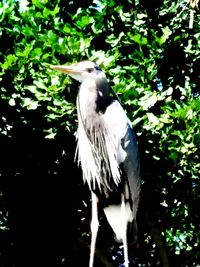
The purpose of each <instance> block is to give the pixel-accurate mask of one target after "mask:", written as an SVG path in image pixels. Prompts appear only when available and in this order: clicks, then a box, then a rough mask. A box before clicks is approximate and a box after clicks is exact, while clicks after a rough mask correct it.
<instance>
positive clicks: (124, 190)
mask: <svg viewBox="0 0 200 267" xmlns="http://www.w3.org/2000/svg"><path fill="white" fill-rule="evenodd" d="M52 68H53V69H54V70H57V71H60V72H62V73H64V74H68V75H69V76H71V77H72V78H73V79H75V80H77V81H78V82H79V83H80V87H79V90H77V91H78V93H77V103H76V104H77V113H78V128H77V153H78V163H79V164H80V165H81V169H82V173H83V180H84V181H85V182H86V183H87V184H88V186H89V189H90V191H91V209H92V211H91V214H92V215H91V224H90V227H91V244H90V259H89V267H93V264H94V255H95V247H96V239H97V233H98V229H99V218H98V215H99V213H98V208H99V204H101V207H102V209H103V211H104V214H105V216H106V218H107V221H108V223H109V224H110V226H111V228H112V230H113V232H114V234H115V239H116V241H118V242H120V243H122V244H123V255H124V266H125V267H128V266H129V259H128V239H129V238H130V237H131V238H130V239H132V240H135V239H136V235H137V224H136V214H137V210H138V203H139V194H140V183H141V182H140V181H141V179H140V163H139V155H138V154H139V153H138V145H137V141H136V135H135V133H134V132H133V129H132V126H131V123H130V121H129V119H128V117H127V115H126V112H125V111H124V109H123V107H122V105H121V103H120V101H119V100H118V99H117V98H116V97H113V96H112V94H111V90H110V87H109V82H108V80H107V78H106V75H105V73H104V72H103V71H102V69H101V68H100V67H99V66H98V65H97V64H95V63H94V62H91V61H88V60H86V61H81V62H79V63H77V64H72V65H70V66H65V65H53V66H52ZM128 237H129V238H128Z"/></svg>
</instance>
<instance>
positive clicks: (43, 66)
mask: <svg viewBox="0 0 200 267" xmlns="http://www.w3.org/2000/svg"><path fill="white" fill-rule="evenodd" d="M197 7H198V1H188V2H181V1H169V0H165V1H163V2H161V1H156V0H155V1H153V2H152V1H151V5H150V4H148V2H147V1H135V3H132V1H129V0H126V1H120V0H118V1H117V0H115V1H114V0H112V1H109V3H108V1H105V0H101V1H97V0H94V1H78V4H77V1H76V2H75V1H69V2H65V1H58V2H57V1H51V2H49V1H47V0H33V1H32V2H28V1H25V0H24V1H19V2H17V1H13V0H6V1H2V2H1V4H0V14H1V16H0V23H1V30H0V38H1V42H0V45H1V49H0V62H1V69H0V95H1V98H0V102H1V105H0V112H1V122H0V140H1V144H2V145H1V161H0V175H1V191H0V192H1V197H0V199H1V210H2V211H1V219H0V226H1V237H2V238H1V240H2V242H3V251H2V255H3V257H2V263H1V264H2V266H11V265H13V264H15V265H16V266H23V265H24V266H25V265H26V266H27V262H28V266H30V265H31V264H32V265H34V264H37V265H42V264H43V266H45V265H46V266H47V265H48V264H49V265H51V264H53V263H54V266H60V265H63V266H72V265H74V266H75V265H76V261H77V260H79V259H77V260H76V258H77V257H76V255H77V253H78V254H79V255H81V257H82V258H83V265H84V264H85V265H87V262H88V259H87V255H88V248H87V246H88V244H89V236H88V233H89V217H90V207H89V206H90V201H89V199H88V192H87V188H86V186H84V185H83V184H82V180H81V173H80V170H78V169H77V167H76V164H74V162H73V158H74V153H75V137H74V133H75V130H76V121H77V118H76V111H75V98H76V94H77V86H78V85H77V84H76V83H74V81H72V80H70V78H69V77H65V76H57V73H55V72H54V71H53V70H51V69H50V64H65V63H72V62H77V61H79V60H82V59H86V58H89V59H90V60H94V61H96V62H97V63H98V64H99V65H100V66H101V67H102V68H103V69H104V70H105V71H106V73H107V76H108V78H109V80H110V84H111V86H112V88H113V90H114V91H115V92H116V93H117V94H118V95H119V97H120V98H121V100H122V102H123V103H124V107H125V109H126V110H127V114H128V116H129V118H130V120H131V122H132V123H133V126H134V129H135V132H136V133H137V136H138V143H139V148H140V154H141V163H142V179H143V181H144V182H143V186H142V190H141V201H140V209H139V216H138V225H139V238H138V244H137V245H136V247H135V248H133V249H131V257H132V258H134V260H135V265H136V266H163V267H164V266H165V267H166V266H176V267H177V266H181V267H183V266H195V264H196V262H197V260H198V259H199V253H200V252H199V248H198V244H199V217H198V205H197V203H199V195H198V190H199V172H200V164H199V149H198V148H199V144H200V137H199V136H200V135H199V120H200V118H199V110H200V96H199V88H198V85H199V78H200V77H199V58H200V51H199V46H200V33H199V24H198V19H199V14H198V8H197ZM70 173H73V175H70ZM72 176H73V177H72ZM72 192H73V193H72ZM72 194H73V195H72ZM104 219H105V218H104V217H103V215H102V219H101V220H104ZM104 226H105V224H104ZM100 231H101V232H100V237H99V240H98V252H97V256H98V261H97V262H98V264H99V266H104V265H105V262H106V263H107V264H108V261H110V258H109V257H110V256H108V255H107V253H106V248H108V247H109V246H110V245H111V242H112V241H111V240H112V238H109V236H111V233H110V229H109V227H107V228H105V229H104V228H101V230H100ZM101 233H102V234H101ZM104 233H106V234H107V236H108V241H107V243H106V244H105V240H104V239H103V238H102V236H103V234H104ZM55 244H59V245H58V246H56V245H55ZM44 246H45V247H46V248H47V250H46V251H48V254H45V252H44V249H43V247H44ZM105 247H106V248H105ZM33 251H35V253H33ZM49 252H51V253H49ZM25 254H26V256H24V255H25ZM10 255H12V256H13V257H11V256H10ZM39 259H40V260H39ZM38 261H39V262H38ZM84 262H85V263H84ZM117 264H118V263H117V260H116V265H117ZM139 264H140V265H139Z"/></svg>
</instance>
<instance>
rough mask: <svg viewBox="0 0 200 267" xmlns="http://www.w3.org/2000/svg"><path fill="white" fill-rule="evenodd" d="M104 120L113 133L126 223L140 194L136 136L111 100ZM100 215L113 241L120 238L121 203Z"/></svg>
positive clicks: (121, 111) (122, 111) (135, 207)
mask: <svg viewBox="0 0 200 267" xmlns="http://www.w3.org/2000/svg"><path fill="white" fill-rule="evenodd" d="M104 121H105V123H106V125H107V126H108V127H109V132H110V131H111V132H113V133H114V134H115V139H116V140H117V146H116V147H117V151H116V157H117V163H118V167H119V168H120V174H121V176H120V178H121V180H123V181H121V182H122V183H123V184H124V188H123V195H124V199H125V205H126V208H125V210H126V216H125V217H126V218H125V220H126V224H128V223H132V222H133V221H135V219H136V213H137V207H138V201H139V192H140V163H139V156H138V147H137V142H136V136H135V134H134V132H133V130H132V127H131V124H130V121H129V119H128V118H127V115H126V113H125V111H124V110H123V108H122V106H121V105H120V103H119V102H118V101H116V100H114V101H113V102H112V103H111V104H110V105H109V106H108V107H107V109H106V112H105V114H104ZM104 212H105V214H106V217H107V219H108V222H109V224H110V225H111V227H112V228H113V231H114V232H115V234H116V236H117V239H119V240H121V239H122V235H123V234H122V232H121V227H120V225H122V222H121V221H120V217H121V204H120V205H112V203H111V205H108V206H107V207H105V208H104Z"/></svg>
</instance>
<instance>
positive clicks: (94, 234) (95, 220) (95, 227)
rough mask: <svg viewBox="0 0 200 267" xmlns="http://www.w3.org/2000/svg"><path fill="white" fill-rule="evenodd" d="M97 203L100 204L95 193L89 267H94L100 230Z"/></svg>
mask: <svg viewBox="0 0 200 267" xmlns="http://www.w3.org/2000/svg"><path fill="white" fill-rule="evenodd" d="M97 203H98V198H97V196H96V195H95V194H94V193H92V220H91V225H90V227H91V234H92V236H91V245H90V263H89V267H93V263H94V253H95V246H96V239H97V233H98V228H99V221H98V208H97Z"/></svg>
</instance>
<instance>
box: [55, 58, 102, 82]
mask: <svg viewBox="0 0 200 267" xmlns="http://www.w3.org/2000/svg"><path fill="white" fill-rule="evenodd" d="M51 68H52V69H54V70H58V71H60V72H62V73H64V74H68V75H70V76H71V77H72V78H73V79H75V80H77V81H79V82H81V83H82V82H83V81H85V80H88V79H92V80H95V81H97V80H104V79H106V76H105V74H104V72H103V71H102V70H101V69H100V68H99V67H98V66H97V65H96V64H95V63H93V62H91V61H81V62H79V63H77V64H75V65H70V66H64V65H55V66H51Z"/></svg>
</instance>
